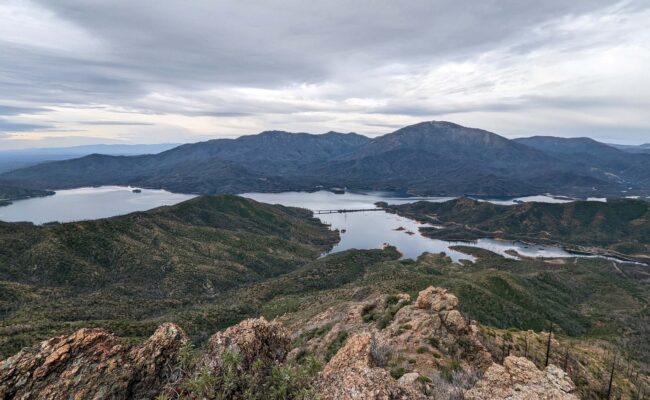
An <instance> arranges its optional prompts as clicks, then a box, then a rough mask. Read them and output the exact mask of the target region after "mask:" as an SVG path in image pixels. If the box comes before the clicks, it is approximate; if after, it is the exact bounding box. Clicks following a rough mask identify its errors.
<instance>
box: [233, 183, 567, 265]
mask: <svg viewBox="0 0 650 400" xmlns="http://www.w3.org/2000/svg"><path fill="white" fill-rule="evenodd" d="M242 196H244V197H249V198H252V199H254V200H257V201H261V202H264V203H270V204H282V205H285V206H293V207H302V208H307V209H310V210H312V211H318V210H339V209H368V208H376V206H375V203H376V202H379V201H384V202H386V203H388V204H405V203H412V202H414V201H419V200H426V201H432V202H443V201H448V200H450V199H452V197H401V196H395V195H394V194H390V193H383V192H368V193H350V192H346V193H345V194H334V193H331V192H328V191H320V192H315V193H306V192H283V193H244V194H242ZM535 199H536V200H540V198H538V197H536V198H535ZM316 217H318V218H320V219H321V221H323V222H324V223H326V224H330V225H331V226H332V228H333V229H339V230H340V231H341V232H342V233H341V241H340V242H339V243H338V244H337V245H336V246H335V247H334V248H333V249H332V251H331V252H338V251H343V250H348V249H375V248H381V247H383V246H384V245H385V244H390V245H393V246H395V247H397V249H398V250H399V251H400V252H401V253H402V254H403V255H404V257H407V258H417V257H418V256H419V255H420V254H422V253H423V252H425V251H427V252H430V253H440V252H444V253H446V254H447V255H448V256H449V257H451V259H452V260H454V261H459V260H461V259H465V260H473V259H474V257H472V256H470V255H467V254H464V253H461V252H458V251H456V250H453V249H451V248H450V247H452V246H455V245H471V246H475V247H480V248H484V249H487V250H490V251H493V252H495V253H498V254H501V255H503V256H504V257H509V258H515V257H513V256H512V255H509V254H508V253H507V251H508V250H515V251H517V252H518V253H519V254H521V255H524V256H527V257H572V256H573V255H572V254H570V253H568V252H566V251H564V250H563V249H561V248H559V247H554V246H537V245H527V244H524V243H519V242H510V241H501V240H493V239H480V240H477V241H473V242H451V241H445V240H437V239H430V238H427V237H424V236H422V235H421V234H420V231H419V228H420V227H422V226H426V225H424V224H421V223H419V222H416V221H414V220H411V219H408V218H404V217H401V216H399V215H396V214H390V213H387V212H384V211H369V212H355V213H345V214H338V213H336V214H320V215H316Z"/></svg>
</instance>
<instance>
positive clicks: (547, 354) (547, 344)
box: [544, 322, 553, 368]
mask: <svg viewBox="0 0 650 400" xmlns="http://www.w3.org/2000/svg"><path fill="white" fill-rule="evenodd" d="M552 336H553V323H552V322H551V327H550V329H549V330H548V342H547V343H546V361H544V368H546V367H548V358H549V357H550V355H551V337H552Z"/></svg>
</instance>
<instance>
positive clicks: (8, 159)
mask: <svg viewBox="0 0 650 400" xmlns="http://www.w3.org/2000/svg"><path fill="white" fill-rule="evenodd" d="M176 146H178V144H174V143H162V144H133V145H123V144H98V145H85V146H74V147H51V148H35V149H21V150H4V151H0V172H6V171H11V170H13V169H18V168H24V167H27V166H30V165H34V164H39V163H42V162H46V161H60V160H68V159H71V158H78V157H83V156H86V155H89V154H107V155H123V156H127V155H140V154H156V153H160V152H162V151H165V150H169V149H171V148H174V147H176Z"/></svg>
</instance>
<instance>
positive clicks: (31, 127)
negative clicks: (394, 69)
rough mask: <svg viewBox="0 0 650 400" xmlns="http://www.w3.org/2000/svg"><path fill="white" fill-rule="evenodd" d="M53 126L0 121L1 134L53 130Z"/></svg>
mask: <svg viewBox="0 0 650 400" xmlns="http://www.w3.org/2000/svg"><path fill="white" fill-rule="evenodd" d="M51 128H52V126H49V125H39V124H25V123H20V122H11V121H7V120H3V119H0V132H2V133H7V132H32V131H39V130H43V129H51Z"/></svg>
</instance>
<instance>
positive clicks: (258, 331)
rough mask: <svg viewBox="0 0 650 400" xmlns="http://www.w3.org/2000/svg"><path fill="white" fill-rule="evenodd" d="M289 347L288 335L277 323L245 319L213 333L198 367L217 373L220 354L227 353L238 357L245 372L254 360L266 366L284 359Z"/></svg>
mask: <svg viewBox="0 0 650 400" xmlns="http://www.w3.org/2000/svg"><path fill="white" fill-rule="evenodd" d="M290 344H291V340H290V339H289V334H288V332H287V331H286V329H285V328H284V327H283V326H282V325H280V324H279V323H277V322H268V321H267V320H266V319H264V317H262V318H257V319H247V320H244V321H242V322H240V323H239V324H237V325H234V326H231V327H230V328H228V329H226V330H224V331H222V332H218V333H216V334H214V335H213V336H212V337H211V338H210V341H209V342H208V349H207V352H206V354H205V355H204V356H203V359H202V364H203V365H205V366H207V367H208V368H210V369H212V370H213V371H214V372H215V373H217V374H218V373H219V371H220V369H221V366H222V362H223V356H224V353H225V352H226V351H230V352H233V353H236V354H238V355H239V356H240V357H241V366H240V367H241V369H242V370H249V369H250V367H251V364H252V363H253V362H255V361H256V360H260V361H261V362H262V365H263V366H265V367H269V366H271V365H272V364H275V363H281V362H283V361H284V360H285V359H286V357H287V354H288V353H289V349H290Z"/></svg>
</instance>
